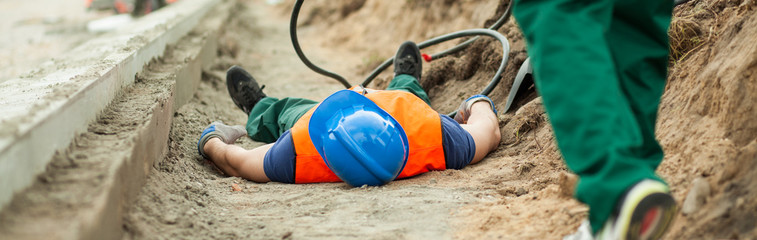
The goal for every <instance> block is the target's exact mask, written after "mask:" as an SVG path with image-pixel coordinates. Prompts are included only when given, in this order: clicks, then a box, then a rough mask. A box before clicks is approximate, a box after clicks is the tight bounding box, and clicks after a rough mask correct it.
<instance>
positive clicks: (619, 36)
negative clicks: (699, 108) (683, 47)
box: [607, 0, 673, 170]
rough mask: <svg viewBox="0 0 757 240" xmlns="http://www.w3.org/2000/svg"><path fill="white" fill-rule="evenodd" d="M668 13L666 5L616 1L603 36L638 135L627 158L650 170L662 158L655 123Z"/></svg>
mask: <svg viewBox="0 0 757 240" xmlns="http://www.w3.org/2000/svg"><path fill="white" fill-rule="evenodd" d="M672 10H673V5H672V4H669V3H668V2H666V1H656V0H646V1H636V2H633V3H631V2H624V1H618V6H617V7H616V12H615V17H614V19H613V22H612V24H611V26H610V29H609V31H608V32H607V40H608V42H609V43H610V51H611V52H612V54H613V56H614V60H615V66H617V68H618V73H619V76H618V77H619V79H620V84H621V89H622V93H623V95H624V97H625V98H626V99H627V100H628V103H629V105H630V106H631V110H632V112H633V114H634V115H633V117H634V119H635V120H636V123H637V126H638V127H639V129H638V130H639V131H640V133H641V141H642V142H641V144H640V145H636V146H634V148H632V149H630V150H631V153H630V154H632V155H634V156H635V157H634V158H633V160H636V161H640V162H643V163H645V164H646V165H647V166H648V167H649V169H653V170H654V169H656V168H657V166H658V165H659V164H660V162H661V161H662V157H663V152H662V148H661V147H660V144H659V143H658V142H657V140H656V138H655V123H656V120H657V111H658V106H659V105H660V99H661V98H662V93H663V90H664V89H665V82H666V78H667V67H668V55H669V40H668V34H667V32H668V27H669V26H670V20H671V17H672Z"/></svg>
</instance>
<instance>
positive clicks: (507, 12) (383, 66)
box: [362, 0, 513, 95]
mask: <svg viewBox="0 0 757 240" xmlns="http://www.w3.org/2000/svg"><path fill="white" fill-rule="evenodd" d="M512 8H513V4H512V0H511V1H510V3H509V4H508V5H507V9H506V10H505V13H503V14H502V16H501V17H499V19H497V21H496V22H494V24H492V25H491V26H489V28H488V29H491V30H497V29H499V28H500V27H502V25H505V23H507V20H509V19H510V14H511V13H512ZM478 38H479V37H474V38H471V39H468V40H467V41H465V42H463V43H461V44H458V45H457V46H454V47H452V48H450V49H447V50H444V51H441V52H439V53H436V54H433V55H431V59H439V58H442V57H445V56H447V55H451V54H454V53H457V52H459V51H461V50H463V49H465V48H467V47H468V45H470V44H471V43H473V42H475V41H476V40H478ZM428 46H431V45H426V46H421V45H418V48H420V49H424V48H426V47H428ZM392 63H394V57H392V58H389V59H387V60H386V61H384V62H383V63H381V65H379V66H378V67H376V69H374V70H373V72H371V74H370V75H368V77H366V78H365V80H363V84H362V85H363V86H368V84H369V83H371V81H373V79H374V78H376V77H377V76H378V75H379V74H381V72H383V71H384V70H386V69H387V68H389V66H390V65H392ZM484 95H487V94H484Z"/></svg>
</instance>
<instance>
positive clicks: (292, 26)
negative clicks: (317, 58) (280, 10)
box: [289, 0, 352, 88]
mask: <svg viewBox="0 0 757 240" xmlns="http://www.w3.org/2000/svg"><path fill="white" fill-rule="evenodd" d="M302 2H303V0H297V2H295V3H294V9H292V19H291V21H290V22H289V36H290V37H291V38H292V45H294V51H295V52H297V56H299V57H300V60H302V62H303V63H305V65H306V66H308V68H310V69H312V70H313V71H315V72H317V73H320V74H322V75H325V76H327V77H330V78H333V79H336V80H337V81H339V82H340V83H342V85H344V87H346V88H350V87H352V85H351V84H350V83H349V82H347V80H346V79H344V77H342V76H340V75H339V74H336V73H333V72H330V71H328V70H325V69H323V68H320V67H318V66H316V65H315V64H313V63H312V62H310V60H308V58H307V57H305V53H303V52H302V49H301V48H300V42H299V41H297V17H298V16H299V15H300V8H301V7H302Z"/></svg>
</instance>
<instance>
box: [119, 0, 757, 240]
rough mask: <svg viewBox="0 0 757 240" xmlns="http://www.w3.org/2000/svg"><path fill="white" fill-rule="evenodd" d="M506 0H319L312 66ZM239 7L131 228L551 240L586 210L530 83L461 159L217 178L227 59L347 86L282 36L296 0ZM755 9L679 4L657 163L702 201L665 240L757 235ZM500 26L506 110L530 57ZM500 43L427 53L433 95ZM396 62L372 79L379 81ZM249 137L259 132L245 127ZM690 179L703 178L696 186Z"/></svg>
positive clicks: (461, 82)
mask: <svg viewBox="0 0 757 240" xmlns="http://www.w3.org/2000/svg"><path fill="white" fill-rule="evenodd" d="M506 3H507V1H506V0H505V1H500V2H493V1H488V2H483V1H403V2H402V3H401V4H400V3H399V2H395V1H392V2H391V3H388V2H387V1H309V2H307V3H306V4H305V7H304V9H305V10H304V11H303V14H302V15H301V17H300V19H301V21H300V22H301V24H300V25H301V29H300V37H301V42H303V45H304V46H303V47H304V49H305V52H306V53H307V55H308V56H309V57H310V58H311V59H312V60H313V61H314V62H315V63H316V64H319V65H321V66H324V67H326V68H328V69H330V70H333V71H335V72H338V73H342V74H344V75H345V76H346V77H347V78H348V79H350V81H351V82H353V83H357V82H359V81H361V79H362V78H361V77H362V76H364V75H366V73H367V71H370V69H372V66H375V65H376V64H377V63H378V62H380V61H382V60H383V59H384V58H386V57H389V56H391V54H392V52H393V51H394V49H395V48H396V46H397V45H398V44H399V43H401V42H402V41H404V40H406V39H410V40H416V41H420V40H423V39H426V38H428V37H431V36H435V35H438V34H442V33H446V32H451V31H454V30H459V29H465V28H470V27H481V26H483V25H484V24H483V23H484V22H486V21H487V20H492V19H496V17H497V16H498V13H501V11H502V9H503V6H505V5H506ZM239 4H240V5H239V6H237V7H235V8H234V9H235V10H234V11H235V12H234V13H232V14H231V16H232V17H231V18H230V19H229V20H228V25H227V27H226V28H225V29H224V31H225V34H223V36H222V38H221V45H222V46H221V49H220V50H219V60H218V62H217V64H216V66H215V67H214V69H213V70H212V71H209V72H206V73H205V77H204V81H203V82H202V83H201V86H200V90H199V91H198V92H197V94H196V96H195V98H194V99H193V100H192V101H191V102H190V103H189V104H187V105H185V106H184V107H182V108H181V109H180V110H179V111H178V112H177V113H176V114H175V121H174V123H173V127H172V130H171V134H170V140H169V147H170V150H169V153H168V156H167V157H166V158H165V159H163V160H162V161H158V163H156V164H155V166H154V169H153V170H154V171H153V173H152V174H151V175H150V177H149V179H148V183H147V185H146V186H145V187H144V188H143V190H142V192H141V194H140V196H139V197H138V200H137V202H136V203H135V204H134V205H133V206H132V207H131V208H130V210H129V213H128V214H127V216H126V218H125V222H126V223H125V225H124V229H126V231H127V236H126V237H125V238H129V239H131V238H133V239H143V238H145V239H176V238H181V239H184V238H198V239H229V238H231V239H238V238H255V239H274V238H276V239H279V238H280V239H314V238H317V239H333V238H353V239H364V238H369V239H390V238H391V239H395V238H406V239H450V238H455V239H471V238H472V239H482V238H484V239H489V238H506V239H556V238H559V237H561V236H563V235H566V234H568V233H571V232H573V231H574V230H575V228H576V227H577V226H578V224H579V223H580V221H581V220H582V219H583V218H585V216H586V213H587V208H586V207H585V206H583V205H581V204H580V203H578V202H577V201H575V200H572V199H571V198H570V196H571V192H572V186H573V182H574V181H575V178H574V177H573V176H572V175H571V174H570V172H569V171H568V170H567V169H566V168H565V166H564V164H563V163H562V160H561V158H560V154H559V152H558V149H557V147H556V145H555V143H554V139H553V137H552V131H551V129H550V126H549V123H548V121H547V116H546V115H545V114H544V111H543V109H542V106H541V102H540V98H538V96H536V94H535V93H534V92H533V89H531V92H530V93H529V94H526V96H525V97H523V98H521V99H519V100H518V101H516V102H515V104H516V107H518V110H517V111H515V112H510V113H504V114H500V116H499V117H500V125H501V127H502V136H503V140H502V143H501V145H500V147H499V149H498V150H497V151H495V152H493V153H491V154H490V155H489V156H488V157H487V158H486V159H485V160H484V161H482V162H481V163H479V164H476V165H473V166H469V167H466V168H465V169H463V170H447V171H443V172H432V173H427V174H424V175H421V176H418V177H414V178H411V179H406V180H400V181H394V182H392V183H390V184H387V185H385V186H382V187H365V188H350V187H348V186H347V185H346V184H343V183H328V184H307V185H290V184H280V183H268V184H257V183H253V182H251V181H247V180H243V179H239V178H232V177H226V176H224V175H222V174H221V173H220V172H219V171H217V170H216V169H214V168H213V167H212V165H211V164H209V163H208V162H207V161H205V160H202V159H201V158H200V157H199V156H198V155H197V153H196V145H195V144H196V141H197V137H199V133H200V132H201V130H202V129H203V127H204V126H205V125H207V124H208V123H210V122H211V121H213V120H222V121H224V122H226V123H230V124H244V123H245V121H246V117H245V116H244V114H243V113H242V112H241V111H239V110H238V109H236V108H235V106H234V105H233V103H232V102H231V100H230V99H229V98H228V94H227V92H226V90H225V84H224V82H223V81H224V80H223V76H224V70H225V69H226V68H228V67H229V66H230V65H232V64H240V65H242V66H244V67H245V68H246V69H248V70H250V72H252V74H253V75H254V76H255V77H256V78H257V79H258V81H260V82H261V83H263V84H265V85H266V86H267V87H266V88H265V91H266V93H267V94H269V95H271V96H280V97H284V96H294V97H306V98H312V99H315V100H320V99H322V98H324V97H325V96H327V95H328V94H329V93H331V92H333V91H335V90H337V89H340V88H341V85H339V84H338V83H336V81H333V80H329V79H326V78H325V77H322V76H318V75H316V74H315V73H313V72H311V71H310V70H308V69H307V68H306V67H305V66H304V65H303V64H302V63H300V61H299V60H298V59H297V58H296V55H295V54H294V51H293V50H292V48H291V46H290V42H289V38H288V33H287V26H288V19H287V17H288V11H289V7H288V6H289V5H288V4H291V2H287V3H286V4H282V5H279V6H269V5H266V4H264V2H263V1H252V0H250V1H240V3H239ZM755 8H757V4H756V3H755V1H752V0H744V1H739V0H736V1H730V0H729V1H726V0H711V1H692V2H691V3H688V4H686V5H683V6H680V7H678V8H677V9H676V13H675V16H676V17H675V19H674V22H673V28H672V29H673V30H671V36H673V37H674V41H673V49H674V50H676V52H677V53H678V54H675V58H674V59H673V60H672V61H671V69H670V78H669V84H668V87H667V89H666V93H665V95H664V96H663V99H662V104H661V108H660V119H659V122H658V138H659V139H660V142H661V144H662V145H663V147H664V149H665V151H666V155H665V160H664V161H663V163H662V165H661V166H660V168H659V173H660V175H661V176H663V177H664V178H666V179H667V180H668V181H669V182H670V184H671V189H672V192H673V195H674V196H675V197H676V199H677V200H678V201H679V203H681V204H683V202H684V201H685V200H686V199H688V198H692V197H687V195H693V198H699V199H701V202H700V204H698V205H695V206H694V208H693V210H691V211H687V212H686V213H684V212H680V213H679V214H678V216H677V219H678V220H677V221H676V223H675V224H674V225H673V227H672V229H671V231H670V233H669V234H668V235H667V236H666V237H667V238H669V239H712V238H740V239H751V238H756V237H757V230H755V220H757V200H755V199H757V198H756V197H757V196H756V195H757V186H755V185H757V184H756V183H757V181H756V180H757V179H755V178H757V170H755V169H757V168H755V167H757V166H756V165H757V122H755V121H754V120H753V119H754V118H755V117H757V109H755V108H754V104H755V103H757V80H756V79H757V44H755V43H754V39H757V14H755ZM398 9H399V10H398ZM387 19H388V20H387ZM400 19H401V20H400ZM692 22H693V23H692ZM500 32H502V33H504V34H506V36H507V37H508V38H509V39H510V41H511V46H512V51H511V53H510V54H509V57H510V58H511V61H512V62H511V63H510V66H509V67H508V70H507V72H506V74H505V77H504V80H503V81H502V83H500V85H499V86H498V88H497V89H495V92H493V94H492V98H493V99H494V100H495V101H496V102H497V106H498V107H499V108H502V107H503V106H504V98H505V97H506V94H507V91H508V90H509V86H510V85H511V84H512V78H513V76H514V72H515V70H517V66H519V65H520V64H521V63H522V61H523V60H524V59H525V56H526V55H525V51H524V43H523V40H522V37H521V36H520V34H519V33H518V31H517V27H516V25H515V24H514V23H512V22H511V23H508V24H507V25H505V26H504V27H503V28H502V29H500ZM500 51H501V49H499V47H498V44H497V43H496V42H494V41H492V40H484V41H480V42H478V43H476V44H474V45H473V46H471V48H470V49H469V50H468V51H466V52H465V53H462V54H459V55H458V56H451V57H448V58H445V59H439V60H437V61H434V62H432V63H431V64H428V65H426V66H424V69H425V71H424V77H423V79H422V81H421V82H422V84H423V85H424V87H425V88H426V89H428V90H429V94H430V96H431V98H432V105H433V107H434V108H435V109H438V110H439V111H441V112H447V111H449V110H451V109H454V108H455V107H456V106H457V105H458V104H459V102H460V101H461V100H462V99H464V98H465V97H467V96H469V95H472V94H475V93H476V92H477V91H479V90H480V89H481V88H482V86H484V85H485V84H486V83H487V82H488V80H489V78H490V77H491V76H492V75H493V74H494V71H496V67H497V66H498V64H499V59H500V58H501V53H500ZM424 52H426V51H424ZM390 71H391V70H390ZM388 74H389V71H387V74H385V75H383V76H382V77H380V78H379V79H377V80H376V81H375V85H376V86H377V87H379V88H380V87H382V86H385V85H386V84H387V83H386V82H387V78H388V77H387V76H388ZM240 144H241V145H242V146H244V147H247V148H251V147H254V146H257V145H260V143H253V142H251V141H249V140H248V139H244V140H241V142H240ZM695 179H701V180H699V181H694V180H695ZM694 182H700V183H704V184H703V185H705V187H706V188H708V189H709V191H708V192H703V191H699V193H693V194H692V193H691V192H692V190H691V189H693V187H692V186H693V185H694ZM700 185H701V184H700ZM235 186H238V187H239V188H238V190H240V191H235V190H234V187H235Z"/></svg>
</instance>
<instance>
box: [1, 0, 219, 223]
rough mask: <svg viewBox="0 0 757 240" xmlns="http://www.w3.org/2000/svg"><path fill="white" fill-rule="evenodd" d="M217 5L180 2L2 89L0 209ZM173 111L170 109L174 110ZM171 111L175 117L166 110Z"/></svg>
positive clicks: (213, 1) (201, 1)
mask: <svg viewBox="0 0 757 240" xmlns="http://www.w3.org/2000/svg"><path fill="white" fill-rule="evenodd" d="M219 2H220V0H184V1H179V2H177V3H175V4H172V5H171V6H169V7H166V8H164V9H161V10H159V11H156V12H154V13H152V14H150V15H147V16H145V17H144V18H141V19H139V20H137V21H135V22H133V23H132V24H130V25H129V26H125V27H124V28H122V29H120V30H119V31H118V32H116V33H114V34H110V35H106V36H103V37H99V38H97V39H93V40H91V41H88V42H86V43H84V44H82V45H81V46H79V47H77V48H75V49H73V50H71V52H69V53H67V54H65V55H64V56H62V57H61V58H57V59H53V60H51V61H49V62H47V63H45V64H43V65H42V66H41V67H40V68H39V69H38V70H36V71H35V72H32V73H30V74H28V75H27V76H24V77H21V78H17V79H11V80H8V81H5V82H2V83H0V92H3V94H2V95H0V112H2V113H3V114H2V115H0V209H2V208H4V207H5V206H6V205H7V204H8V203H9V201H10V200H11V199H12V197H13V194H14V193H16V192H19V191H21V190H23V189H24V188H26V187H28V186H30V185H31V184H32V183H33V182H34V179H35V177H36V176H37V175H38V174H39V173H41V172H43V171H44V170H45V166H46V165H47V164H48V163H49V161H50V160H51V157H52V156H53V154H54V153H55V152H56V151H58V150H60V149H62V148H65V147H67V146H68V145H69V144H70V143H71V140H72V138H73V136H74V135H75V134H77V133H79V132H82V131H85V130H86V127H87V124H88V123H89V122H91V121H92V120H94V119H95V118H96V117H97V115H98V114H99V113H100V112H101V111H102V110H103V109H104V108H105V107H106V106H107V105H108V104H109V103H110V102H111V100H113V98H114V97H115V96H116V95H117V94H118V92H119V91H120V90H121V89H122V88H123V87H125V86H128V85H130V84H133V82H134V76H135V75H136V73H137V72H139V71H141V70H142V68H143V66H144V65H145V64H147V63H148V62H149V61H150V60H151V59H153V58H156V57H159V56H160V55H161V54H163V52H164V50H165V48H166V45H168V44H171V43H175V42H176V41H177V40H178V39H180V38H181V37H183V36H185V35H186V34H187V33H188V32H189V31H190V30H191V29H192V28H194V27H195V26H196V25H197V23H198V22H199V21H200V19H202V18H203V17H204V15H205V14H206V13H207V12H208V11H209V10H210V9H212V8H213V6H215V5H217V4H218V3H219ZM174 107H176V106H174ZM171 110H173V109H171Z"/></svg>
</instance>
